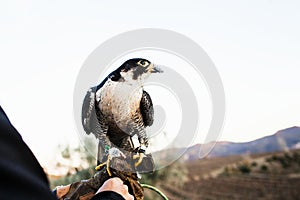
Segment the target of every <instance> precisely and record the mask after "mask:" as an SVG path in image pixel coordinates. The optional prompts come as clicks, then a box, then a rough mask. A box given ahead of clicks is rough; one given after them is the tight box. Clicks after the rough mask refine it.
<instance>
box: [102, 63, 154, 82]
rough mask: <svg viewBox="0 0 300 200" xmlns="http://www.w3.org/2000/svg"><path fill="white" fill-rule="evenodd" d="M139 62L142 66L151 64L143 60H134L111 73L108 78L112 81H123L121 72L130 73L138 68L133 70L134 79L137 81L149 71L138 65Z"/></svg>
mask: <svg viewBox="0 0 300 200" xmlns="http://www.w3.org/2000/svg"><path fill="white" fill-rule="evenodd" d="M138 62H140V64H142V65H145V63H146V62H148V63H150V61H148V60H146V59H143V58H133V59H130V60H127V61H126V62H124V63H123V64H122V65H121V66H120V67H119V68H118V69H116V70H115V71H113V72H112V73H110V74H109V75H108V77H109V78H110V79H111V80H112V81H121V78H122V76H121V72H128V71H129V70H131V69H134V68H136V69H135V70H133V79H134V80H136V79H137V78H138V77H139V76H140V75H141V74H143V73H145V71H146V69H147V68H145V67H142V66H140V65H138Z"/></svg>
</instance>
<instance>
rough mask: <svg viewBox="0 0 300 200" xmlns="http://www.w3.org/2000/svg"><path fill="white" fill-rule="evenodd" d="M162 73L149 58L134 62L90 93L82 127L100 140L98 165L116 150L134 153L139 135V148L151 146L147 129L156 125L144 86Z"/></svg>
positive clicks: (136, 59)
mask: <svg viewBox="0 0 300 200" xmlns="http://www.w3.org/2000/svg"><path fill="white" fill-rule="evenodd" d="M161 72H162V70H161V69H159V68H158V67H157V66H155V65H154V64H153V63H151V62H150V61H148V60H146V59H142V58H134V59H130V60H127V61H126V62H125V63H123V64H122V65H121V66H120V67H119V68H118V69H116V70H115V71H113V72H112V73H110V74H109V75H108V76H107V77H106V78H105V79H104V80H103V81H102V82H101V83H100V84H99V85H98V86H95V87H92V88H90V90H89V91H88V92H87V94H86V96H85V98H84V102H83V107H82V125H83V128H84V130H85V132H86V133H87V134H90V133H93V134H94V135H95V137H96V138H97V139H98V140H99V146H98V157H97V162H98V164H99V162H100V161H103V158H104V157H105V155H106V154H108V153H109V149H111V148H112V147H117V148H120V149H124V150H126V151H130V152H131V151H133V150H134V145H133V142H132V136H134V135H135V134H136V135H137V136H138V140H139V143H140V147H139V148H140V149H143V150H144V148H146V147H148V137H147V134H146V131H145V127H146V126H151V125H152V124H153V115H154V111H153V104H152V100H151V98H150V95H149V94H148V93H147V92H146V91H145V90H144V89H143V83H144V81H145V80H146V79H147V78H148V77H149V76H150V74H152V73H161ZM100 156H101V157H100Z"/></svg>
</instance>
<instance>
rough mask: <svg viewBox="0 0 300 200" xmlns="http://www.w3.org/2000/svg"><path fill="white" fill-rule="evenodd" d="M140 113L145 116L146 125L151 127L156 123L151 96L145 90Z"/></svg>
mask: <svg viewBox="0 0 300 200" xmlns="http://www.w3.org/2000/svg"><path fill="white" fill-rule="evenodd" d="M140 111H141V114H142V116H143V122H144V125H145V126H151V125H152V124H153V121H154V110H153V103H152V100H151V97H150V95H149V94H148V93H147V92H146V91H145V90H143V95H142V99H141V102H140Z"/></svg>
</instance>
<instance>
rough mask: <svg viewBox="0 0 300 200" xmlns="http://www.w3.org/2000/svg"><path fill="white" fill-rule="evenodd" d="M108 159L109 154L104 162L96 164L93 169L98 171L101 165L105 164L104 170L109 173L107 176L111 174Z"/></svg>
mask: <svg viewBox="0 0 300 200" xmlns="http://www.w3.org/2000/svg"><path fill="white" fill-rule="evenodd" d="M110 159H111V158H110V155H108V156H107V160H106V162H104V163H101V164H100V165H98V166H97V167H95V169H96V170H97V171H99V170H100V169H101V168H102V167H104V166H106V171H107V173H108V175H109V176H112V173H111V171H110V167H109V165H110Z"/></svg>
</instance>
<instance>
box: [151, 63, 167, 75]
mask: <svg viewBox="0 0 300 200" xmlns="http://www.w3.org/2000/svg"><path fill="white" fill-rule="evenodd" d="M150 72H151V73H163V72H164V71H163V70H162V69H160V68H159V67H158V66H157V65H154V64H151V65H150Z"/></svg>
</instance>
